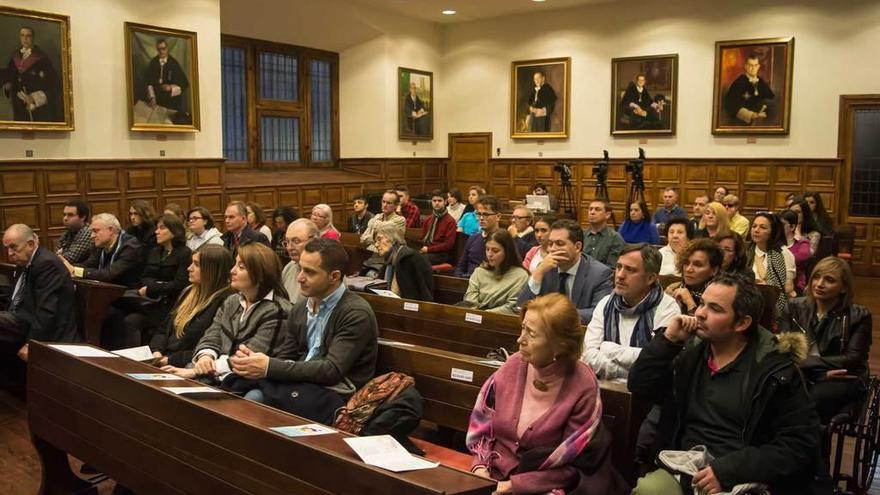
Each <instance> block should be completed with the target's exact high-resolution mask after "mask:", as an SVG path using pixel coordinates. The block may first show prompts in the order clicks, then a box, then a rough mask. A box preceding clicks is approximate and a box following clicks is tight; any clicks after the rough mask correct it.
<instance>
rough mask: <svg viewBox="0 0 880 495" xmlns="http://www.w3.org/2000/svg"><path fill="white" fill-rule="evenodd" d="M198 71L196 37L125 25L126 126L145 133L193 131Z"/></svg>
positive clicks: (198, 124)
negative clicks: (163, 54) (127, 124)
mask: <svg viewBox="0 0 880 495" xmlns="http://www.w3.org/2000/svg"><path fill="white" fill-rule="evenodd" d="M163 44H164V46H163ZM160 50H161V51H163V52H164V53H165V57H162V53H160ZM163 59H164V62H163ZM198 67H199V59H198V37H197V34H196V33H194V32H192V31H183V30H180V29H170V28H163V27H157V26H148V25H146V24H136V23H133V22H126V23H125V69H126V84H127V86H128V102H127V106H128V123H129V128H130V129H131V130H132V131H147V132H197V131H199V130H200V129H201V122H200V120H199V70H198Z"/></svg>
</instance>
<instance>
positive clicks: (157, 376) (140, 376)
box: [126, 373, 183, 381]
mask: <svg viewBox="0 0 880 495" xmlns="http://www.w3.org/2000/svg"><path fill="white" fill-rule="evenodd" d="M126 374H127V375H128V376H130V377H132V378H134V379H135V380H146V381H152V380H183V377H180V376H177V375H172V374H171V373H126Z"/></svg>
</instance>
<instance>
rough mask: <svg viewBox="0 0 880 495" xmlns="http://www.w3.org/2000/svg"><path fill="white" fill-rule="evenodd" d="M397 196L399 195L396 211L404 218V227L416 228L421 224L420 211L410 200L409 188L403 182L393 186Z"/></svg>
mask: <svg viewBox="0 0 880 495" xmlns="http://www.w3.org/2000/svg"><path fill="white" fill-rule="evenodd" d="M394 191H395V192H396V193H397V196H398V197H400V203H398V205H397V213H399V214H400V215H401V216H403V218H405V219H406V228H408V229H417V228H419V227H421V226H422V212H421V211H420V210H419V207H418V205H416V204H415V203H413V202H412V201H410V196H409V188H408V187H406V186H404V185H403V184H398V185H397V186H395V187H394Z"/></svg>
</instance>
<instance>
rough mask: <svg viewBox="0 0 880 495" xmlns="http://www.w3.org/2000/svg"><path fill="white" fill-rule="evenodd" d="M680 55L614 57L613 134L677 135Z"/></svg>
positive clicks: (612, 70)
mask: <svg viewBox="0 0 880 495" xmlns="http://www.w3.org/2000/svg"><path fill="white" fill-rule="evenodd" d="M677 115H678V54H666V55H646V56H641V57H620V58H612V59H611V134H612V135H615V136H621V135H624V136H652V135H660V136H664V135H665V136H674V135H675V125H676V121H677Z"/></svg>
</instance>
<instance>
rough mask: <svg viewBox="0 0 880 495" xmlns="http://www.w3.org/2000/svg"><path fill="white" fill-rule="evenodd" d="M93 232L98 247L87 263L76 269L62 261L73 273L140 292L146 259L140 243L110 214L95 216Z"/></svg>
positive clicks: (92, 225) (77, 266) (93, 250)
mask: <svg viewBox="0 0 880 495" xmlns="http://www.w3.org/2000/svg"><path fill="white" fill-rule="evenodd" d="M91 230H92V241H93V242H94V243H95V248H94V249H92V252H91V253H90V254H89V258H88V259H87V260H85V261H84V262H83V263H81V264H78V265H76V266H74V265H72V264H70V262H68V261H67V260H66V259H64V258H61V261H62V262H63V263H64V265H65V266H66V267H67V269H68V270H69V271H70V274H71V275H72V276H74V277H77V278H87V279H89V280H97V281H99V282H107V283H110V284H118V285H124V286H126V287H128V288H131V289H139V288H140V287H141V285H142V284H141V272H142V271H143V270H144V258H145V257H146V255H145V253H144V252H143V251H144V250H143V246H141V243H140V241H138V240H137V239H136V238H135V237H134V236H132V235H131V234H127V233H125V232H124V231H123V230H122V226H120V225H119V220H117V219H116V217H115V216H113V215H111V214H110V213H98V214H97V215H95V216H94V217H92V224H91Z"/></svg>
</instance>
